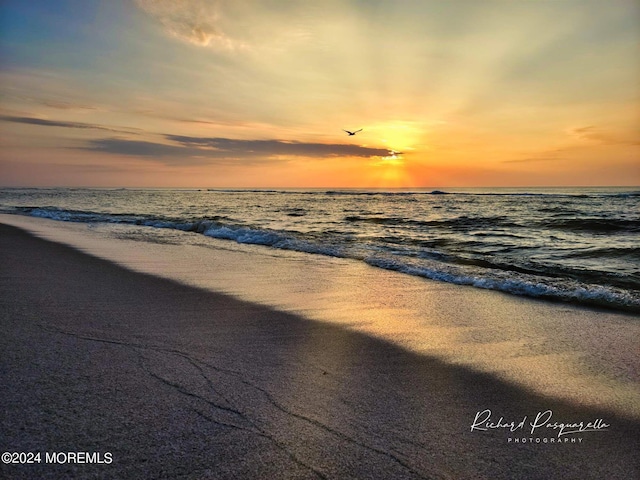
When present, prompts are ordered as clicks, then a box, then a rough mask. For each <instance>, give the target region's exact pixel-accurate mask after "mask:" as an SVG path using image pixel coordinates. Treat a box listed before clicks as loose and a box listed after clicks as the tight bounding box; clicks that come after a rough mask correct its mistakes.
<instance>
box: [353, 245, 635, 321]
mask: <svg viewBox="0 0 640 480" xmlns="http://www.w3.org/2000/svg"><path fill="white" fill-rule="evenodd" d="M365 262H366V263H367V264H369V265H371V266H374V267H378V268H384V269H386V270H393V271H397V272H400V273H405V274H408V275H413V276H418V277H423V278H428V279H431V280H438V281H443V282H447V283H453V284H456V285H467V286H472V287H476V288H483V289H488V290H497V291H501V292H505V293H509V294H513V295H520V296H526V297H534V298H541V299H547V300H557V301H562V302H570V303H577V304H583V305H590V306H597V307H606V308H613V309H618V310H625V311H630V312H635V313H639V312H640V295H633V294H631V293H630V292H626V291H624V290H620V289H617V288H615V287H608V286H604V285H583V284H580V283H579V282H565V284H566V285H561V284H559V283H556V284H554V283H553V281H551V282H549V281H541V280H539V279H535V280H523V279H518V278H491V277H487V276H476V275H465V274H461V273H455V272H451V271H446V270H440V269H432V268H424V267H417V266H414V265H409V264H406V263H403V262H398V261H396V260H391V259H387V258H375V257H374V258H367V259H365Z"/></svg>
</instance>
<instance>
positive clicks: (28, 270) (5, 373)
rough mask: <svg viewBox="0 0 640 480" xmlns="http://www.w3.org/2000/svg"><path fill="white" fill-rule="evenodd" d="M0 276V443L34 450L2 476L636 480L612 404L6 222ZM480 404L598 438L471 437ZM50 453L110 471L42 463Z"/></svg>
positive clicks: (631, 448)
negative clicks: (203, 285)
mask: <svg viewBox="0 0 640 480" xmlns="http://www.w3.org/2000/svg"><path fill="white" fill-rule="evenodd" d="M0 265H1V267H0V268H1V270H0V305H1V307H0V318H1V321H2V332H3V335H2V336H1V337H0V343H1V347H0V352H1V353H0V385H1V387H0V388H1V389H2V391H1V398H2V407H3V408H2V410H1V413H0V421H1V431H2V434H1V436H0V447H1V448H0V449H1V450H2V451H3V452H4V451H9V452H41V455H42V463H39V464H37V463H36V464H29V465H15V464H10V465H1V466H0V468H1V470H0V477H2V478H73V477H76V478H193V479H201V478H216V479H217V478H221V479H222V478H259V479H262V478H335V479H348V478H358V479H364V478H372V479H381V478H384V479H396V478H398V479H401V478H407V479H409V478H434V479H439V478H445V479H447V478H451V479H466V478H487V479H501V478H504V479H518V478H522V479H537V478H539V479H553V478H594V479H595V478H608V479H629V478H638V476H640V460H638V458H637V454H636V453H637V451H639V450H640V429H639V426H640V425H639V423H638V422H637V421H636V420H634V419H633V418H626V417H625V416H624V415H620V414H615V413H613V412H612V411H610V410H604V409H596V408H589V407H585V406H580V405H577V404H576V403H570V402H567V401H562V400H557V399H552V398H550V397H544V396H541V395H538V394H535V393H533V392H532V391H530V390H527V389H524V388H522V387H519V386H515V385H514V384H511V383H508V382H505V381H503V380H500V379H498V378H497V377H495V376H493V375H489V374H482V373H478V372H477V371H473V370H472V369H469V368H465V367H462V366H456V365H451V364H448V363H446V362H443V361H441V360H438V359H436V358H434V357H430V356H428V355H420V354H417V353H413V352H410V351H409V350H407V349H404V348H401V347H399V346H397V345H393V344H391V343H389V342H386V341H384V340H381V339H376V338H374V337H372V336H370V335H366V334H364V333H361V332H357V331H353V330H350V329H347V328H345V327H343V326H341V325H335V324H329V323H326V322H325V323H323V322H317V321H312V320H308V319H306V318H304V317H302V316H297V315H293V314H291V313H286V312H282V311H278V310H275V309H273V308H269V307H266V306H261V305H259V304H255V303H249V302H246V301H241V300H238V299H236V298H233V297H231V296H228V295H224V294H218V293H214V292H210V291H205V290H203V289H198V288H194V287H190V286H185V285H182V284H179V283H177V282H173V281H170V280H167V279H161V278H157V277H154V276H151V275H145V274H141V273H136V272H132V271H130V270H127V269H125V268H123V267H121V266H118V265H115V264H113V263H110V262H107V261H105V260H101V259H98V258H95V257H92V256H89V255H86V254H84V253H81V252H79V251H77V250H74V249H72V248H70V247H68V246H64V245H60V244H56V243H52V242H49V241H46V240H42V239H39V238H35V237H33V236H31V235H28V234H27V233H25V232H23V231H21V230H19V229H16V228H13V227H9V226H5V225H0ZM485 409H491V410H492V412H493V415H494V420H495V421H497V420H498V418H499V417H503V418H504V422H509V421H516V423H517V422H519V421H520V420H522V418H523V417H524V416H527V420H526V422H525V423H528V422H531V421H532V420H533V418H534V417H535V416H536V414H537V413H538V412H544V411H548V410H551V411H552V412H553V418H554V421H555V420H558V421H565V422H576V423H577V422H580V421H582V422H585V423H586V422H592V421H595V420H596V419H603V420H604V421H605V422H606V423H607V424H608V425H609V427H608V428H606V429H599V430H598V431H590V432H582V433H580V434H571V435H564V436H562V437H560V438H562V439H563V440H564V439H569V441H568V442H566V443H565V442H564V441H563V443H558V442H557V439H558V437H557V434H558V431H557V430H554V429H549V428H546V429H545V428H541V429H539V430H538V431H536V432H535V434H534V435H532V434H530V431H529V430H530V428H527V427H526V425H525V428H523V429H520V430H516V431H515V432H513V433H512V432H510V431H509V429H505V428H495V429H490V430H488V431H485V432H482V431H471V428H470V427H471V425H472V423H473V422H474V418H475V416H476V414H477V413H478V412H480V411H483V410H485ZM600 425H601V424H600ZM523 438H524V439H526V440H527V443H522V439H523ZM530 438H532V439H533V440H532V442H533V443H529V439H530ZM537 438H539V439H540V443H535V442H536V439H537ZM510 439H511V440H510ZM515 439H519V441H518V442H517V443H516V442H515ZM551 439H554V440H555V441H554V442H553V443H551ZM572 439H575V441H574V442H573V443H572V441H571V440H572ZM578 439H581V440H580V441H578ZM47 452H49V453H51V452H65V453H66V452H89V453H91V454H95V453H98V454H100V455H101V456H102V457H101V458H102V460H103V461H104V459H105V456H106V454H107V453H109V454H110V455H108V456H106V458H110V459H111V462H110V463H100V464H87V463H75V462H67V463H64V464H51V463H46V462H45V454H46V453H47ZM61 458H63V457H61ZM94 458H95V457H94Z"/></svg>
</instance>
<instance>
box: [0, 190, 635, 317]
mask: <svg viewBox="0 0 640 480" xmlns="http://www.w3.org/2000/svg"><path fill="white" fill-rule="evenodd" d="M639 207H640V189H638V188H544V189H543V188H526V189H524V188H521V189H504V188H502V189H444V190H433V189H424V190H422V189H413V190H386V191H382V190H328V189H322V190H280V189H278V190H241V189H238V190H231V189H226V190H225V189H202V190H184V189H154V190H152V189H72V188H53V189H31V188H29V189H26V188H25V189H22V188H21V189H2V190H0V213H8V214H16V215H26V216H33V217H41V218H49V219H53V220H59V221H66V222H82V223H88V224H101V225H110V224H112V225H119V226H122V225H131V226H136V228H132V229H130V230H128V231H125V232H123V231H122V229H119V230H118V235H120V236H123V235H125V236H126V237H127V238H128V239H131V240H137V241H141V242H153V243H169V244H175V243H184V242H191V243H193V244H199V243H202V242H206V241H207V239H208V238H215V239H222V240H226V241H227V242H228V245H229V248H233V246H234V245H237V244H253V245H260V246H262V247H263V248H267V249H281V250H294V251H298V252H303V253H305V254H308V255H323V256H330V257H339V258H348V259H352V260H354V261H358V262H364V263H366V264H368V265H371V266H373V267H377V268H382V269H387V270H393V271H396V272H400V273H402V274H406V275H411V276H417V277H424V278H429V279H432V280H437V281H441V282H448V283H454V284H460V285H471V286H474V287H477V288H484V289H491V290H498V291H502V292H506V293H509V294H512V295H519V296H526V297H536V298H543V299H547V300H551V301H557V302H571V303H575V304H580V305H588V306H597V307H604V308H608V309H614V310H622V311H629V312H635V313H638V312H640V208H639ZM139 227H143V228H139ZM178 231H180V232H191V233H192V235H184V234H181V235H176V232H178ZM212 274H213V273H212Z"/></svg>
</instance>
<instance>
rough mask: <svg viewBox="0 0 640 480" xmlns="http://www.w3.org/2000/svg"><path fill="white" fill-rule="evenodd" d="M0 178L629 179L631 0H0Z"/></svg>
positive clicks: (615, 182)
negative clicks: (350, 132)
mask: <svg viewBox="0 0 640 480" xmlns="http://www.w3.org/2000/svg"><path fill="white" fill-rule="evenodd" d="M358 129H362V131H361V132H358V133H357V134H356V135H353V136H349V135H348V134H347V133H346V132H345V131H344V130H351V131H353V130H358ZM0 185H1V186H77V187H81V186H87V187H185V188H186V187H197V188H207V187H214V188H215V187H220V188H225V187H237V188H242V187H249V188H270V187H291V188H322V187H336V188H374V187H375V188H395V187H412V188H413V187H474V186H480V187H491V186H505V187H519V186H599V185H602V186H637V185H640V2H638V1H637V0H609V1H602V0H322V1H318V0H315V1H311V0H103V1H100V0H55V1H53V0H28V1H25V0H0Z"/></svg>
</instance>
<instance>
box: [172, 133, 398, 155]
mask: <svg viewBox="0 0 640 480" xmlns="http://www.w3.org/2000/svg"><path fill="white" fill-rule="evenodd" d="M165 138H166V139H167V140H171V141H173V142H176V143H179V144H181V145H184V146H189V147H198V148H201V149H203V151H213V152H224V153H225V154H227V155H228V154H234V153H237V154H242V156H252V155H259V156H262V155H267V156H275V155H287V156H303V157H340V156H344V157H375V156H385V155H389V150H388V149H385V148H369V147H361V146H359V145H353V144H342V143H337V144H335V143H334V144H330V143H305V142H295V141H291V142H289V141H287V142H285V141H282V140H237V139H230V138H215V137H213V138H212V137H187V136H182V135H165Z"/></svg>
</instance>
